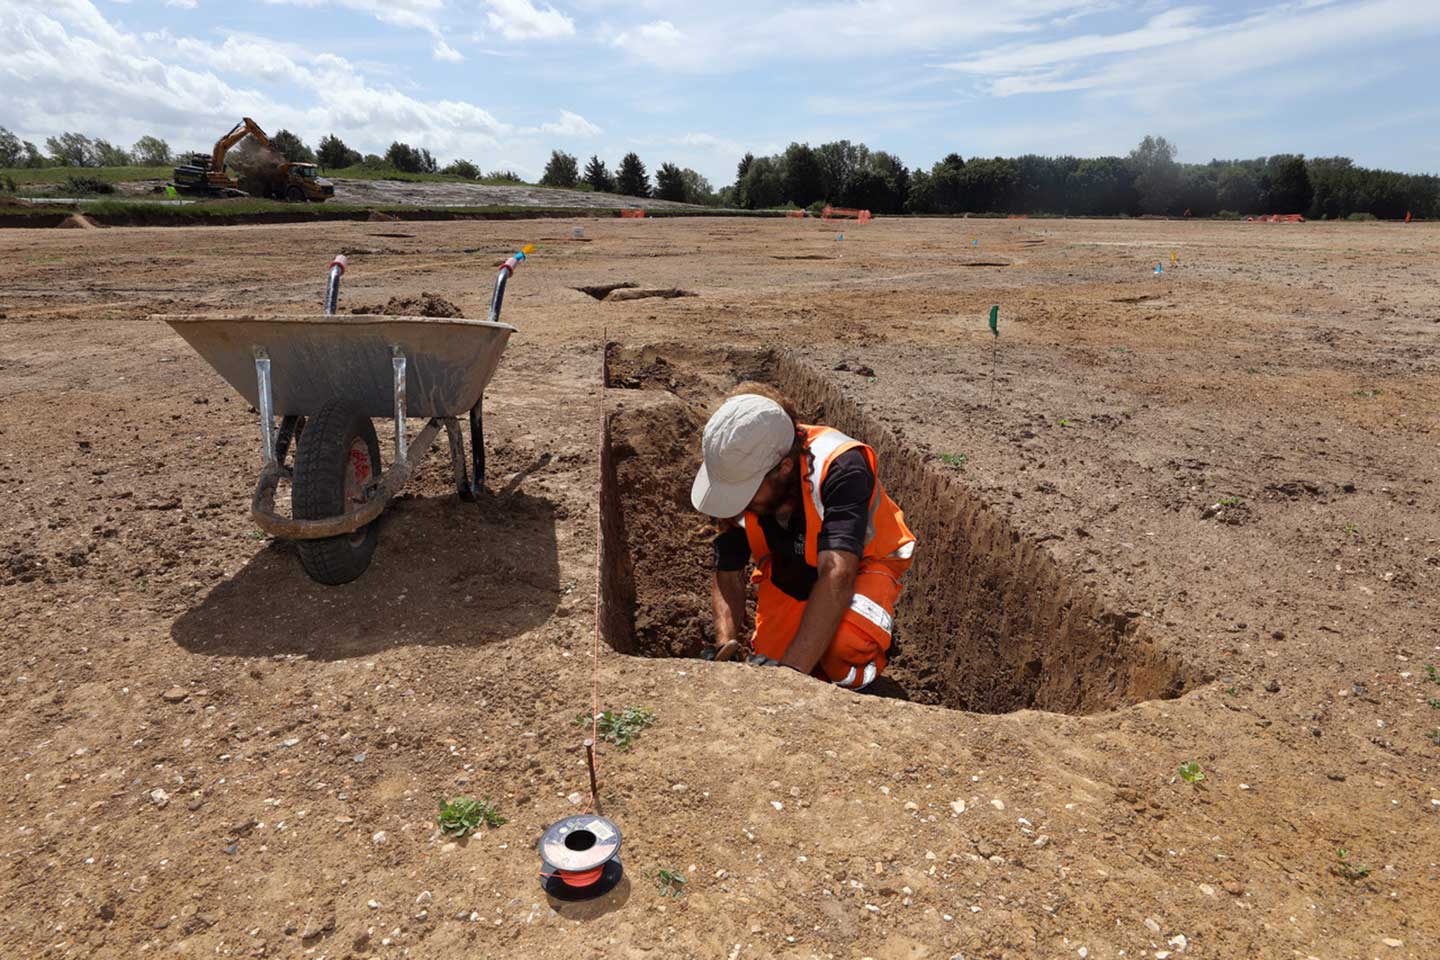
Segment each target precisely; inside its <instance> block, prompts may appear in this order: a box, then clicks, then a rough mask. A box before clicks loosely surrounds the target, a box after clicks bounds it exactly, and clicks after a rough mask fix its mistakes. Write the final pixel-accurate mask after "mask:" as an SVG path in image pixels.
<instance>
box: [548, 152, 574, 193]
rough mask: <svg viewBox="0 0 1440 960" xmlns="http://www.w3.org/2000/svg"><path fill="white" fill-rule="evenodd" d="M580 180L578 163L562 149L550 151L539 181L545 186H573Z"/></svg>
mask: <svg viewBox="0 0 1440 960" xmlns="http://www.w3.org/2000/svg"><path fill="white" fill-rule="evenodd" d="M579 182H580V164H579V163H578V162H577V161H576V160H575V158H574V157H573V156H572V155H571V154H568V153H566V152H565V151H563V150H552V151H550V161H549V162H548V163H546V164H545V172H544V173H543V174H541V175H540V183H541V185H542V186H546V187H573V186H575V184H577V183H579Z"/></svg>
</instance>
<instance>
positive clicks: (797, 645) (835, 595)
mask: <svg viewBox="0 0 1440 960" xmlns="http://www.w3.org/2000/svg"><path fill="white" fill-rule="evenodd" d="M818 561H819V562H818V563H817V565H816V567H817V570H818V571H819V576H818V578H817V579H816V581H815V587H814V589H813V590H811V591H810V601H809V602H808V603H806V604H805V613H804V614H803V615H802V616H801V617H800V628H799V629H798V630H796V631H795V639H794V640H792V641H791V642H790V647H789V649H787V650H786V651H785V657H784V659H783V660H781V661H780V662H781V663H782V664H783V665H785V666H787V667H791V668H793V669H795V670H799V671H800V672H801V673H810V672H811V671H812V670H814V669H815V664H817V663H819V662H820V658H821V657H823V656H824V655H825V651H826V650H828V649H829V647H830V642H831V641H832V640H834V639H835V631H837V630H839V629H840V618H841V617H843V616H845V611H846V610H848V609H850V601H851V600H852V599H853V598H854V596H855V576H856V574H858V573H859V572H860V558H859V557H858V556H856V555H855V554H853V553H849V552H847V551H844V550H822V551H820V556H819V558H818Z"/></svg>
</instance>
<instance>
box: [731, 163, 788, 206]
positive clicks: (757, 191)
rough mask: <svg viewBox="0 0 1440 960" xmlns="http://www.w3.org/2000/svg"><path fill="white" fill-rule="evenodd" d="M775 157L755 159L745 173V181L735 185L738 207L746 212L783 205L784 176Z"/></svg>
mask: <svg viewBox="0 0 1440 960" xmlns="http://www.w3.org/2000/svg"><path fill="white" fill-rule="evenodd" d="M781 167H782V165H781V163H780V160H779V159H778V158H777V157H756V158H755V159H754V161H752V162H751V164H750V166H749V168H748V169H747V170H746V171H745V179H743V180H741V181H740V182H739V183H738V184H736V187H735V192H736V195H737V200H738V201H739V203H740V206H742V207H745V208H746V209H748V210H764V209H768V208H770V207H778V206H781V205H782V204H784V203H785V199H786V197H785V176H784V171H783V170H782V168H781Z"/></svg>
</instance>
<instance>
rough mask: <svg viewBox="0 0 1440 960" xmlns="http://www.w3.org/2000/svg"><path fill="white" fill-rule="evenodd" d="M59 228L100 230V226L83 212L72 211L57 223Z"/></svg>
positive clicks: (56, 227) (56, 226)
mask: <svg viewBox="0 0 1440 960" xmlns="http://www.w3.org/2000/svg"><path fill="white" fill-rule="evenodd" d="M55 229H57V230H99V229H100V227H99V225H97V224H96V223H95V221H93V220H91V219H90V218H89V217H87V216H85V214H83V213H72V214H70V216H68V217H66V218H65V219H64V220H62V221H61V222H60V223H58V224H56V225H55Z"/></svg>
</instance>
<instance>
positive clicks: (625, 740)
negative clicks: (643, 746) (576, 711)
mask: <svg viewBox="0 0 1440 960" xmlns="http://www.w3.org/2000/svg"><path fill="white" fill-rule="evenodd" d="M591 719H592V718H591V716H590V715H589V714H586V713H582V714H580V715H579V716H578V717H576V718H575V723H576V725H577V726H579V725H582V724H587V723H589V722H590V721H591ZM595 719H596V728H597V729H598V731H599V733H600V739H601V740H605V741H608V742H609V743H613V744H615V746H617V747H619V748H620V749H621V750H629V749H630V744H631V742H633V741H634V739H635V738H636V737H637V736H639V735H640V731H641V730H644V729H645V728H646V727H648V726H652V725H653V724H654V723H655V711H653V710H651V709H650V708H649V707H626V708H625V709H624V710H622V711H621V712H619V713H615V712H614V711H611V710H606V711H605V712H604V713H602V714H600V716H599V717H598V718H595Z"/></svg>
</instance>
